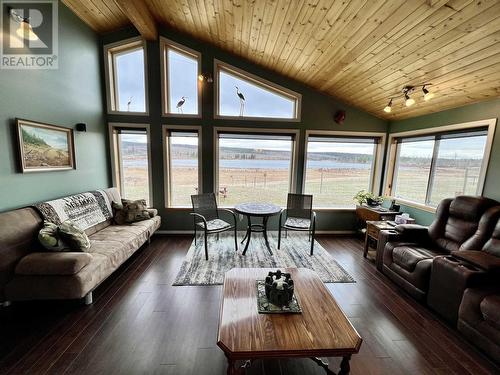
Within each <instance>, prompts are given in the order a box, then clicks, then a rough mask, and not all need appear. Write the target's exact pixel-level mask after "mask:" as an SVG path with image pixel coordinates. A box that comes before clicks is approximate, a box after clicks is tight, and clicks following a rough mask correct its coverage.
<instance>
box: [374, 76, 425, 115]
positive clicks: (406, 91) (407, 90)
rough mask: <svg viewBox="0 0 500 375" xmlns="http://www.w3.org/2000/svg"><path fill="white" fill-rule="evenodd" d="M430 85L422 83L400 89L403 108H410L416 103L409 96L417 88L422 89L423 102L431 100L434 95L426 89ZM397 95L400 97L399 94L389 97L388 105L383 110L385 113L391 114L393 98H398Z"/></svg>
mask: <svg viewBox="0 0 500 375" xmlns="http://www.w3.org/2000/svg"><path fill="white" fill-rule="evenodd" d="M430 85H432V83H422V84H419V85H414V86H410V85H406V86H404V87H403V88H402V89H401V93H402V94H403V100H404V104H405V106H406V107H411V106H412V105H414V104H415V103H416V101H415V99H414V98H412V97H411V96H412V94H413V93H414V92H415V89H416V88H417V87H421V88H422V92H423V98H424V100H425V101H429V100H431V99H432V98H433V97H434V94H433V93H431V92H429V90H428V89H427V86H430ZM399 95H401V94H398V93H396V94H393V95H391V97H390V99H389V103H388V104H387V105H386V106H385V108H384V112H385V113H391V112H392V101H393V100H394V98H395V97H398V96H399Z"/></svg>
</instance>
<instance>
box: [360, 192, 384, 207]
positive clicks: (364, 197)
mask: <svg viewBox="0 0 500 375" xmlns="http://www.w3.org/2000/svg"><path fill="white" fill-rule="evenodd" d="M353 199H354V201H355V202H357V203H358V204H359V205H362V204H367V205H368V206H371V207H375V206H378V205H380V204H381V203H382V202H383V201H384V198H382V197H380V196H377V195H375V194H373V193H372V192H370V191H366V190H360V191H358V193H357V194H356V195H355V196H354V197H353Z"/></svg>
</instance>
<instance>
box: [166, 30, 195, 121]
mask: <svg viewBox="0 0 500 375" xmlns="http://www.w3.org/2000/svg"><path fill="white" fill-rule="evenodd" d="M161 44H162V66H163V99H164V100H163V102H164V103H163V108H164V109H163V112H164V115H167V116H168V115H171V116H186V117H188V116H190V117H199V115H200V112H201V111H200V107H201V105H200V86H199V85H200V84H201V83H200V81H199V80H198V77H199V76H200V74H201V68H200V65H201V55H200V54H199V53H198V52H196V51H193V50H191V49H189V48H187V47H184V46H181V45H179V44H177V43H174V42H172V41H170V40H168V39H165V38H162V39H161Z"/></svg>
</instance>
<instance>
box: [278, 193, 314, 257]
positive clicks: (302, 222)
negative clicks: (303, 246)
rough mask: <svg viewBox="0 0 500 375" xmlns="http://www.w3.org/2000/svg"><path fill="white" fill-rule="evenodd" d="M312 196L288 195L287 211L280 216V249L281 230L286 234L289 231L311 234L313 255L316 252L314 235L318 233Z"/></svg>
mask: <svg viewBox="0 0 500 375" xmlns="http://www.w3.org/2000/svg"><path fill="white" fill-rule="evenodd" d="M312 200H313V196H312V195H307V194H288V199H287V203H286V210H283V211H282V212H281V214H280V221H279V227H278V249H279V248H280V246H281V230H282V229H284V230H285V233H287V231H289V230H294V231H302V232H309V241H311V255H313V252H314V234H315V232H316V212H314V211H313V210H312ZM283 215H284V216H285V222H284V224H282V217H283Z"/></svg>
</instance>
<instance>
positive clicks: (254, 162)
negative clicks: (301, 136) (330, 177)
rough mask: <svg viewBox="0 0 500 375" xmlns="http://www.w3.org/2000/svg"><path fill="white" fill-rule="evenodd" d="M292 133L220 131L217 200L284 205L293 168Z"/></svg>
mask: <svg viewBox="0 0 500 375" xmlns="http://www.w3.org/2000/svg"><path fill="white" fill-rule="evenodd" d="M293 150H294V138H293V136H291V135H283V136H276V135H265V134H264V135H262V134H258V135H257V134H255V135H252V134H230V133H223V134H219V139H218V150H217V154H218V171H217V177H218V189H217V194H218V200H219V204H220V205H222V206H234V205H236V204H238V203H242V202H248V201H251V202H270V203H274V204H276V205H279V206H285V205H286V199H287V194H288V192H289V191H290V186H291V177H292V170H293Z"/></svg>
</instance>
